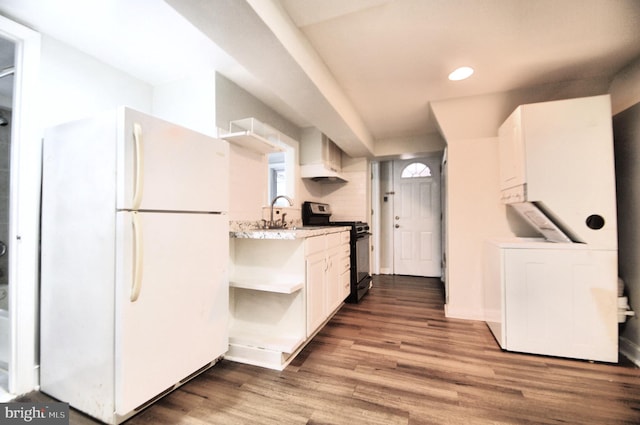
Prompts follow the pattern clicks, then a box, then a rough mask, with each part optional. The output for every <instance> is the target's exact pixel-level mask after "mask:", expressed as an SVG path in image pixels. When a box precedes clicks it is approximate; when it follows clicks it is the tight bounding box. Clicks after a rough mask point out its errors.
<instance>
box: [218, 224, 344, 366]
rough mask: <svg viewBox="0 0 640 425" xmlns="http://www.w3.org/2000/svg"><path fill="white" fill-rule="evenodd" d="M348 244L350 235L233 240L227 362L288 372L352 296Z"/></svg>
mask: <svg viewBox="0 0 640 425" xmlns="http://www.w3.org/2000/svg"><path fill="white" fill-rule="evenodd" d="M345 240H346V245H345V243H344V241H345ZM348 240H349V232H338V233H329V234H326V235H321V236H312V237H308V238H300V239H286V240H279V239H252V238H236V239H231V246H230V248H231V249H230V256H231V258H230V260H231V261H230V263H231V265H230V279H229V285H230V288H229V313H230V320H229V350H228V351H227V353H226V354H225V358H226V359H229V360H233V361H238V362H242V363H247V364H253V365H256V366H262V367H267V368H270V369H277V370H282V369H284V368H285V367H286V366H287V365H288V364H289V363H290V362H291V361H292V360H293V358H294V357H295V356H296V354H298V353H299V352H300V351H301V350H302V348H303V347H304V345H305V344H306V343H307V342H308V341H309V340H310V339H311V337H313V335H315V333H317V331H318V330H319V329H320V328H321V327H322V326H323V325H324V324H325V323H326V322H327V321H328V320H329V318H330V317H331V316H332V315H333V314H334V313H335V312H336V311H337V309H338V308H339V307H340V305H341V304H342V302H343V301H344V299H345V298H346V296H347V295H348V291H347V293H346V295H345V292H344V291H345V282H344V276H343V275H344V273H345V270H346V275H347V278H348V277H349V276H350V269H349V244H348ZM345 253H346V257H345ZM345 258H346V264H345ZM346 286H347V289H348V286H349V284H348V282H347V285H346Z"/></svg>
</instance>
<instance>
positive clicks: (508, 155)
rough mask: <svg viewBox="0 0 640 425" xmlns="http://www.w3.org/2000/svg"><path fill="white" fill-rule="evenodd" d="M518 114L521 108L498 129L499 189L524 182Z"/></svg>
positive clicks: (523, 160) (523, 157)
mask: <svg viewBox="0 0 640 425" xmlns="http://www.w3.org/2000/svg"><path fill="white" fill-rule="evenodd" d="M520 116H521V108H518V109H516V110H515V111H514V112H513V114H512V115H511V116H509V118H507V120H506V121H505V122H504V124H502V126H500V128H499V130H498V136H499V139H498V153H499V158H500V190H505V189H509V188H511V187H515V186H520V185H522V184H524V183H525V182H526V175H525V173H526V169H525V152H524V140H523V134H522V127H521V121H520Z"/></svg>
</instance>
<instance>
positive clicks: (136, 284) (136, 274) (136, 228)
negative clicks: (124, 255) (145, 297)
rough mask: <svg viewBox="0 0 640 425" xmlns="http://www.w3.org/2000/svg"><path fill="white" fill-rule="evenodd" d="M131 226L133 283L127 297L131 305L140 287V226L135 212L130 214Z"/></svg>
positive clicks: (138, 294)
mask: <svg viewBox="0 0 640 425" xmlns="http://www.w3.org/2000/svg"><path fill="white" fill-rule="evenodd" d="M131 218H132V225H133V238H134V239H133V255H134V258H133V276H132V279H133V282H132V283H131V294H130V295H129V301H131V302H132V303H134V302H136V301H137V300H138V296H140V288H141V286H142V256H143V255H144V254H143V251H142V226H141V225H140V220H139V218H138V213H137V212H135V211H134V212H132V213H131Z"/></svg>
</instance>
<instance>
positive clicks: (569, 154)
mask: <svg viewBox="0 0 640 425" xmlns="http://www.w3.org/2000/svg"><path fill="white" fill-rule="evenodd" d="M499 152H500V190H501V201H502V202H503V203H505V204H507V208H511V209H513V211H515V212H516V213H517V214H518V215H519V216H521V217H522V218H524V219H525V220H526V221H527V222H528V223H529V224H531V226H533V228H535V229H537V230H538V232H539V233H540V234H541V235H542V236H543V237H541V238H509V239H492V240H488V241H486V244H485V252H484V254H485V261H484V276H483V285H484V303H485V304H484V306H485V320H486V322H487V324H488V325H489V328H490V329H491V331H492V333H493V335H494V336H495V338H496V340H497V341H498V343H499V344H500V347H501V348H503V349H505V350H508V351H517V352H525V353H534V354H543V355H551V356H559V357H569V358H578V359H586V360H595V361H605V362H617V361H618V315H617V296H618V277H617V273H618V272H617V270H618V266H617V263H618V243H617V223H616V187H615V170H614V153H613V132H612V125H611V101H610V98H609V96H608V95H604V96H595V97H587V98H579V99H569V100H561V101H553V102H544V103H536V104H528V105H521V106H519V107H518V108H517V109H516V110H515V111H514V112H513V113H512V114H511V115H510V116H509V118H507V120H506V121H505V122H504V124H503V125H502V126H501V127H500V129H499Z"/></svg>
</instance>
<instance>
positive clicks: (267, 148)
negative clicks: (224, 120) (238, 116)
mask: <svg viewBox="0 0 640 425" xmlns="http://www.w3.org/2000/svg"><path fill="white" fill-rule="evenodd" d="M220 137H221V138H222V139H224V140H226V141H227V142H229V143H233V144H235V145H238V146H242V147H244V148H247V149H249V150H252V151H254V152H258V153H262V154H268V153H274V152H284V150H285V146H284V144H283V143H282V141H281V136H280V133H279V132H278V131H276V130H275V129H273V128H272V127H270V126H268V125H266V124H263V123H261V122H260V121H258V120H256V119H255V118H245V119H242V120H236V121H231V123H230V124H229V132H228V133H226V134H222V135H221V136H220Z"/></svg>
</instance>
